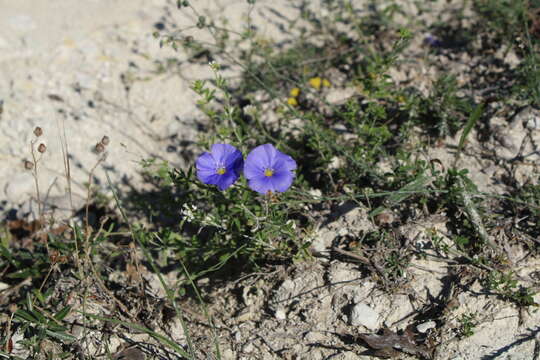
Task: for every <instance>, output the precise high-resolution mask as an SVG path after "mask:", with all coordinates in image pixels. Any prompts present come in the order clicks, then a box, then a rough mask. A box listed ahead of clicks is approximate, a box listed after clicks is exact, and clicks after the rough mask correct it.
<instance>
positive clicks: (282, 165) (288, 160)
mask: <svg viewBox="0 0 540 360" xmlns="http://www.w3.org/2000/svg"><path fill="white" fill-rule="evenodd" d="M294 169H296V161H294V159H293V158H292V157H290V156H289V155H287V154H284V153H282V152H281V151H279V150H278V151H277V153H276V157H275V160H274V170H275V171H277V172H282V171H292V170H294Z"/></svg>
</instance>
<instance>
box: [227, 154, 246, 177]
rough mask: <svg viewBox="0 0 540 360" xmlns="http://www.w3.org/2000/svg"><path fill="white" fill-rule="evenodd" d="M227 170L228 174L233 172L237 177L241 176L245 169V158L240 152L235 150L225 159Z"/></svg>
mask: <svg viewBox="0 0 540 360" xmlns="http://www.w3.org/2000/svg"><path fill="white" fill-rule="evenodd" d="M224 165H225V168H226V169H227V172H229V171H231V172H234V173H235V174H237V175H240V173H241V172H242V168H243V167H244V158H243V157H242V153H241V152H240V150H237V149H234V151H233V152H232V153H230V154H229V155H228V156H227V158H226V159H225V164H224Z"/></svg>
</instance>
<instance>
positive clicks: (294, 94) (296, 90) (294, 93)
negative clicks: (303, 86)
mask: <svg viewBox="0 0 540 360" xmlns="http://www.w3.org/2000/svg"><path fill="white" fill-rule="evenodd" d="M289 95H291V96H292V97H293V98H295V97H298V95H300V89H299V88H297V87H294V88H292V89H291V91H290V92H289Z"/></svg>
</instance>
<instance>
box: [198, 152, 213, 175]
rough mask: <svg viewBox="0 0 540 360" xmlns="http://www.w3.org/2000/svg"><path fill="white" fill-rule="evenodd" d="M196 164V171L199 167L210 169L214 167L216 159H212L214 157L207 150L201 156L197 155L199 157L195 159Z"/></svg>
mask: <svg viewBox="0 0 540 360" xmlns="http://www.w3.org/2000/svg"><path fill="white" fill-rule="evenodd" d="M196 165H197V171H199V170H201V169H212V170H215V169H216V161H215V160H214V157H213V156H212V154H210V153H208V152H204V153H202V155H201V156H199V158H198V159H197V162H196Z"/></svg>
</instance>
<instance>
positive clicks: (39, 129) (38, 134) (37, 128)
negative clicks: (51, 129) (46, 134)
mask: <svg viewBox="0 0 540 360" xmlns="http://www.w3.org/2000/svg"><path fill="white" fill-rule="evenodd" d="M34 135H36V137H40V136H41V135H43V129H42V128H40V127H39V126H36V128H35V129H34Z"/></svg>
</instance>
